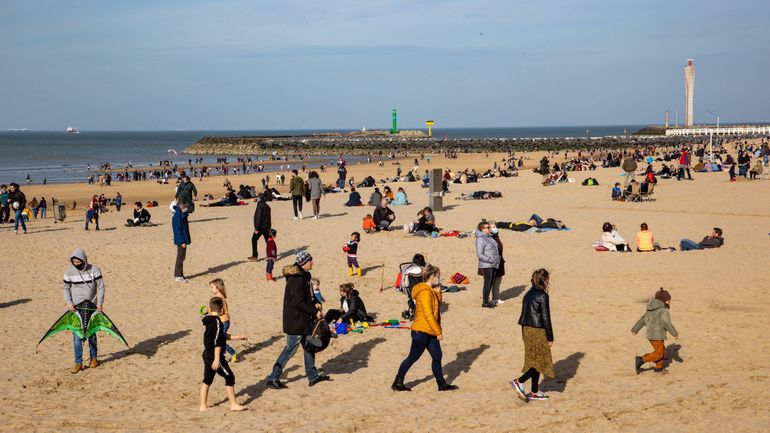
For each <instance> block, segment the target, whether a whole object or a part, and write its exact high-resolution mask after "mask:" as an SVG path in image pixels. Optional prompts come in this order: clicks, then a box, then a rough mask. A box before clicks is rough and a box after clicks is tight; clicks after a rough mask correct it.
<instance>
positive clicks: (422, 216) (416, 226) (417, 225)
mask: <svg viewBox="0 0 770 433" xmlns="http://www.w3.org/2000/svg"><path fill="white" fill-rule="evenodd" d="M417 217H418V219H417V220H416V221H414V222H410V223H409V224H407V225H406V226H405V227H404V229H405V231H406V232H407V233H417V232H425V233H432V232H434V231H436V217H435V216H434V215H433V209H431V208H429V207H427V206H426V207H425V208H423V209H421V210H420V211H419V212H417Z"/></svg>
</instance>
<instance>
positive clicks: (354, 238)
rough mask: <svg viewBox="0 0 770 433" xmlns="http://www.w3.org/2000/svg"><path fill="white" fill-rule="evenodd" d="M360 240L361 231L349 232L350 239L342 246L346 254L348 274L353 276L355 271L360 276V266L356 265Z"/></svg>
mask: <svg viewBox="0 0 770 433" xmlns="http://www.w3.org/2000/svg"><path fill="white" fill-rule="evenodd" d="M360 241H361V233H358V232H353V233H351V234H350V241H348V244H347V245H345V246H344V247H342V251H344V252H345V253H346V254H347V255H348V275H350V276H353V274H354V273H355V274H356V275H358V276H359V277H361V267H360V266H358V242H360Z"/></svg>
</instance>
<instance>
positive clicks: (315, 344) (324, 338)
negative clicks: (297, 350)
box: [302, 319, 332, 353]
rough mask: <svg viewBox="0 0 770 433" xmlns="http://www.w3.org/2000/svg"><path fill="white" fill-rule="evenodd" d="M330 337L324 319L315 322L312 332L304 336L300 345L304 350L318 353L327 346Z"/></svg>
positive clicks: (329, 330)
mask: <svg viewBox="0 0 770 433" xmlns="http://www.w3.org/2000/svg"><path fill="white" fill-rule="evenodd" d="M331 338H332V331H331V329H329V324H328V323H326V320H323V319H321V320H319V321H318V322H316V324H315V327H314V328H313V332H312V333H311V334H310V335H308V336H307V337H305V343H304V345H303V346H302V347H303V348H304V349H305V351H306V352H309V353H318V352H321V351H322V350H324V349H326V348H327V347H329V341H331Z"/></svg>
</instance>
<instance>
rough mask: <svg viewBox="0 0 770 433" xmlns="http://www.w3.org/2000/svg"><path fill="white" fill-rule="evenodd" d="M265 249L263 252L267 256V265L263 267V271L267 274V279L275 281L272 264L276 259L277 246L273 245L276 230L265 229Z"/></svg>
mask: <svg viewBox="0 0 770 433" xmlns="http://www.w3.org/2000/svg"><path fill="white" fill-rule="evenodd" d="M267 233H268V234H267V236H268V237H267V250H266V252H265V254H266V256H267V265H266V267H265V273H266V275H267V281H275V280H274V279H273V266H274V265H275V261H276V260H278V247H276V246H275V236H276V235H277V234H278V232H277V231H276V230H275V229H270V230H268V231H267Z"/></svg>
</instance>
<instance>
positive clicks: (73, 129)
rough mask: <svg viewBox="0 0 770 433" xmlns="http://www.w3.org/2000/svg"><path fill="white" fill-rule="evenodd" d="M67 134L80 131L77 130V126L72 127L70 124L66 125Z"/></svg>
mask: <svg viewBox="0 0 770 433" xmlns="http://www.w3.org/2000/svg"><path fill="white" fill-rule="evenodd" d="M67 134H80V131H78V129H77V128H73V127H71V126H68V127H67Z"/></svg>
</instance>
